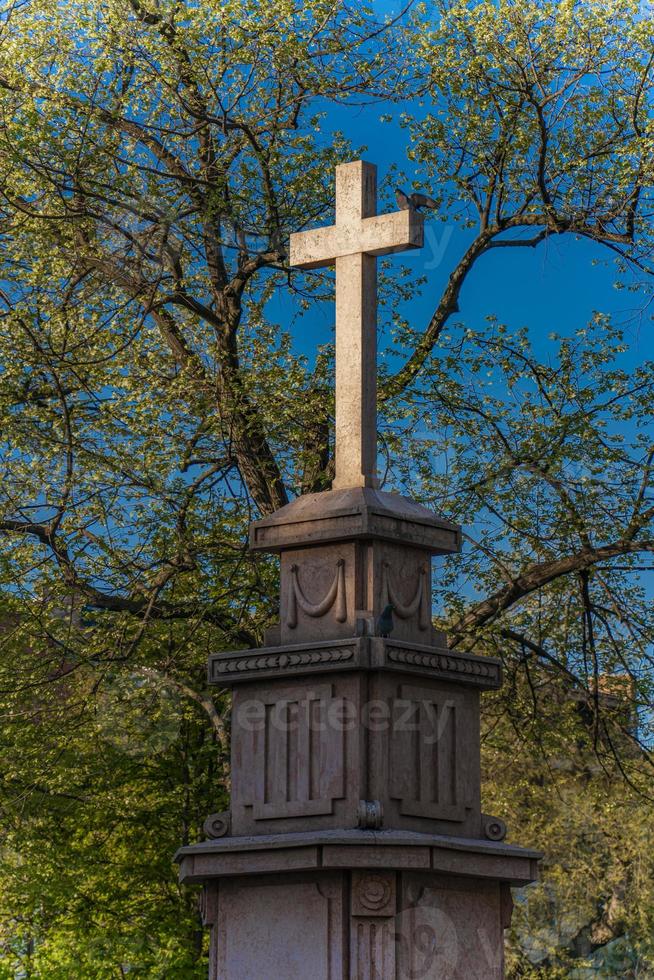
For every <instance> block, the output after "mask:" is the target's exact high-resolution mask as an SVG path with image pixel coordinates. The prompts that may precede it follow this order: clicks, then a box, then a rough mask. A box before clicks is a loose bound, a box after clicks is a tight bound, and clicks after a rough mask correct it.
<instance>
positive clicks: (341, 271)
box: [290, 160, 423, 490]
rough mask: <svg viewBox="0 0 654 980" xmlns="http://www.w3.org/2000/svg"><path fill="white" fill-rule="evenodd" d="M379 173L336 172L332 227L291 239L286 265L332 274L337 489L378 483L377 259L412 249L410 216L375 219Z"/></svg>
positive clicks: (350, 168)
mask: <svg viewBox="0 0 654 980" xmlns="http://www.w3.org/2000/svg"><path fill="white" fill-rule="evenodd" d="M376 210H377V168H376V167H375V166H374V165H373V164H370V163H365V162H364V161H363V160H355V161H354V162H353V163H346V164H342V165H341V166H339V167H337V168H336V222H335V224H334V225H333V226H332V227H331V228H318V229H316V230H315V231H305V232H300V233H298V234H295V235H291V241H290V262H291V265H296V266H300V267H302V268H305V269H315V268H318V267H319V266H324V265H332V264H334V265H335V266H336V443H335V457H336V476H335V479H334V483H333V487H334V489H335V490H336V489H340V488H342V487H375V486H377V485H378V480H377V364H376V361H377V258H376V256H378V255H386V254H388V253H390V252H398V251H402V250H403V249H407V248H417V247H420V246H422V242H423V221H422V218H421V216H420V215H418V214H416V213H415V211H399V212H397V213H395V214H385V215H379V216H377V215H376V213H375V212H376Z"/></svg>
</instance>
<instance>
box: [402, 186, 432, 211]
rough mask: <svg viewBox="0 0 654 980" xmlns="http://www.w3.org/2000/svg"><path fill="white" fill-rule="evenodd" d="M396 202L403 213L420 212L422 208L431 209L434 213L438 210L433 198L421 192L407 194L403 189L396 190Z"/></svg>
mask: <svg viewBox="0 0 654 980" xmlns="http://www.w3.org/2000/svg"><path fill="white" fill-rule="evenodd" d="M395 200H396V201H397V206H398V208H400V209H401V210H402V211H419V210H420V209H421V208H431V209H432V210H433V211H435V210H437V209H438V204H437V203H436V201H435V200H434V198H433V197H429V196H428V195H427V194H421V193H420V191H415V192H414V193H413V194H405V193H404V191H403V190H402V188H401V187H396V188H395Z"/></svg>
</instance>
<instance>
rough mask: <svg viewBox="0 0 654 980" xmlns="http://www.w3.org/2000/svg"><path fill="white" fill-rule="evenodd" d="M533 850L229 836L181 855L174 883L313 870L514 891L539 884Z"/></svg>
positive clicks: (449, 841)
mask: <svg viewBox="0 0 654 980" xmlns="http://www.w3.org/2000/svg"><path fill="white" fill-rule="evenodd" d="M541 857H542V855H541V853H540V852H538V851H533V850H528V849H526V848H521V847H515V846H513V845H511V844H505V843H504V842H494V841H489V840H476V839H473V840H471V839H469V838H468V839H466V838H460V837H446V836H441V835H435V834H423V833H417V832H412V831H372V830H370V831H363V830H351V831H313V832H312V831H309V832H302V833H288V834H267V835H265V836H259V837H227V838H221V839H220V840H215V841H204V842H202V843H200V844H192V845H190V846H188V847H183V848H181V849H180V850H179V851H178V852H177V854H176V855H175V860H176V861H177V862H178V863H179V865H180V880H181V881H182V882H183V883H186V884H191V883H198V882H208V881H211V880H212V879H215V878H220V877H223V876H224V877H233V876H236V875H246V874H258V873H270V874H278V873H282V872H290V871H302V870H311V869H315V868H325V869H326V868H332V869H338V868H346V869H352V870H354V869H359V870H361V871H365V870H369V871H376V872H379V873H385V872H388V871H392V870H416V871H419V870H424V871H435V872H439V873H441V874H446V875H453V876H455V877H463V878H480V879H493V880H495V881H502V882H506V883H508V884H511V885H515V886H517V887H522V886H523V885H526V884H529V883H530V882H532V881H535V880H536V879H537V877H538V867H537V863H538V861H539V859H540V858H541Z"/></svg>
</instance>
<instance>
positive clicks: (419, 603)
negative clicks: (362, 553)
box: [382, 561, 431, 630]
mask: <svg viewBox="0 0 654 980" xmlns="http://www.w3.org/2000/svg"><path fill="white" fill-rule="evenodd" d="M390 569H391V564H390V562H388V561H385V562H384V563H383V566H382V606H386V605H387V604H388V603H390V604H391V605H392V606H393V612H394V613H395V615H396V616H398V617H399V618H400V619H411V617H412V616H414V615H415V614H416V612H417V613H418V627H419V628H420V629H421V630H426V629H428V627H429V621H430V618H431V602H430V597H429V593H428V583H429V576H428V574H427V572H428V568H427V563H426V562H424V563H423V564H422V565H421V566H420V571H419V574H418V585H417V587H416V591H415V594H414V596H413V599H411V601H410V602H408V603H404V602H402V600H401V599H400V597H399V595H398V593H397V592H396V590H395V588H394V586H393V583H392V581H391V572H390Z"/></svg>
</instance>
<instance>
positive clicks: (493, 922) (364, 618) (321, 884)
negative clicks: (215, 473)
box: [177, 161, 539, 980]
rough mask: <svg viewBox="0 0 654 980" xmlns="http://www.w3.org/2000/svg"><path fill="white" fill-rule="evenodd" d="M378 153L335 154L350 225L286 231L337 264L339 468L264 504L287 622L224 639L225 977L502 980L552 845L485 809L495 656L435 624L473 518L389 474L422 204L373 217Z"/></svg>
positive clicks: (200, 870) (200, 858) (209, 825)
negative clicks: (392, 352) (394, 395)
mask: <svg viewBox="0 0 654 980" xmlns="http://www.w3.org/2000/svg"><path fill="white" fill-rule="evenodd" d="M376 210H377V208H376V168H375V167H374V166H372V165H371V164H369V163H364V162H362V161H356V162H354V163H348V164H344V165H342V166H339V167H337V168H336V221H335V224H334V225H333V226H331V227H329V228H320V229H317V230H315V231H307V232H302V233H299V234H296V235H292V236H291V246H290V261H291V264H292V265H297V266H300V267H303V268H314V267H318V266H324V265H329V264H335V266H336V443H335V453H336V477H335V480H334V483H333V489H332V490H330V491H327V492H325V493H317V494H311V495H307V496H304V497H300V498H298V499H296V500H294V501H292V502H291V503H290V504H288V505H287V506H285V507H282V508H281V509H280V510H278V511H277V512H276V513H274V514H273V515H272V516H270V517H266V518H264V519H263V520H259V521H255V522H254V524H252V527H251V531H250V547H251V549H252V550H253V551H255V552H272V553H274V554H278V555H279V557H280V563H281V599H280V622H279V625H278V626H277V627H274V628H271V629H270V630H269V631H268V635H267V638H266V645H265V646H264V647H263V648H260V649H256V650H239V651H235V652H230V653H216V654H214V655H212V656H211V657H210V661H209V680H210V683H211V684H215V685H219V686H221V687H231V688H232V691H233V708H232V723H231V724H232V728H231V772H232V787H231V789H232V794H231V808H230V811H229V812H226V813H214V814H211V815H210V816H209V817H208V818H207V821H206V823H205V831H206V835H207V840H205V841H204V842H202V843H198V844H194V845H191V846H189V847H184V848H182V849H181V850H180V851H179V852H178V855H177V860H178V861H179V863H180V877H181V880H182V882H186V883H193V882H199V883H202V885H203V915H204V921H205V924H206V925H207V926H208V927H209V928H210V929H211V940H210V966H209V976H210V980H218V978H220V980H346V978H348V980H391V978H393V980H401V978H412V980H418V978H432V977H434V978H436V977H438V978H448V980H472V978H480V980H481V978H483V980H490V978H500V977H502V976H503V930H504V929H505V928H506V926H507V925H508V924H509V922H510V919H511V908H512V903H511V893H510V886H511V885H524V884H526V883H528V882H530V881H533V880H534V879H535V877H536V874H537V869H536V863H537V860H538V857H539V855H538V854H537V853H536V852H533V851H527V850H524V849H521V848H517V847H514V846H510V845H508V844H506V843H504V835H505V827H504V824H503V823H502V820H501V819H499V818H496V817H491V816H487V815H485V814H484V813H482V810H481V799H480V764H479V756H480V744H479V696H480V694H481V693H483V692H484V691H486V690H491V689H493V688H497V687H499V686H500V684H501V669H500V662H499V661H498V660H494V659H491V658H488V657H476V656H473V655H470V654H461V653H454V652H452V651H450V650H448V649H447V645H446V641H445V636H444V635H443V634H441V633H439V632H437V631H436V630H435V629H434V628H433V626H432V620H431V556H432V555H443V554H448V553H452V552H456V551H457V550H458V549H459V547H460V540H461V536H460V529H459V528H458V527H456V526H455V525H453V524H451V523H449V522H448V521H445V520H443V519H441V518H439V517H437V516H436V515H435V514H433V513H432V512H431V511H429V510H427V509H426V508H425V507H422V506H421V505H420V504H418V503H415V502H414V501H411V500H407V499H405V498H403V497H401V496H399V495H396V494H392V493H386V492H383V491H381V490H380V489H379V483H378V480H377V476H376V456H377V451H376V450H377V429H376V305H377V303H376V272H377V269H376V262H377V259H376V257H377V256H378V255H384V254H388V253H390V252H396V251H400V250H403V249H409V248H418V247H420V246H421V245H422V241H423V222H422V217H421V216H420V215H419V214H417V213H416V212H415V211H413V210H406V211H399V212H396V213H393V214H383V215H377V213H376Z"/></svg>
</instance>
